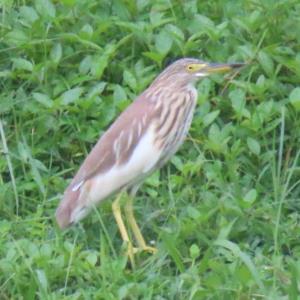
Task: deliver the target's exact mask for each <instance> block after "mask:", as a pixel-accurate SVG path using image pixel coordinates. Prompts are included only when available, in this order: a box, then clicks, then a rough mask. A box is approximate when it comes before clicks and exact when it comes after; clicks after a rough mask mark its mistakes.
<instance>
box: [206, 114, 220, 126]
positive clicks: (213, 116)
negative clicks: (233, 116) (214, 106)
mask: <svg viewBox="0 0 300 300" xmlns="http://www.w3.org/2000/svg"><path fill="white" fill-rule="evenodd" d="M219 114H220V110H215V111H212V112H210V113H208V114H206V115H205V116H204V118H203V125H204V127H207V126H208V125H210V124H211V123H212V122H213V121H214V120H215V119H216V118H217V117H218V115H219Z"/></svg>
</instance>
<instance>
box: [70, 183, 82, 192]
mask: <svg viewBox="0 0 300 300" xmlns="http://www.w3.org/2000/svg"><path fill="white" fill-rule="evenodd" d="M83 183H84V180H81V181H80V182H79V183H77V184H75V185H74V186H73V188H72V192H76V191H78V190H79V188H80V187H81V186H82V184H83Z"/></svg>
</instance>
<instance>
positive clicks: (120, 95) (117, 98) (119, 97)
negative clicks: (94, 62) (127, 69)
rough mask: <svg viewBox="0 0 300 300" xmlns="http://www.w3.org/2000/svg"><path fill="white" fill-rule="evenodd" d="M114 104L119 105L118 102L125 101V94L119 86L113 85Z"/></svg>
mask: <svg viewBox="0 0 300 300" xmlns="http://www.w3.org/2000/svg"><path fill="white" fill-rule="evenodd" d="M113 97H114V102H115V103H119V102H123V101H125V100H126V99H127V95H126V92H125V91H124V89H123V88H122V87H121V86H120V85H118V84H117V85H115V87H114V94H113Z"/></svg>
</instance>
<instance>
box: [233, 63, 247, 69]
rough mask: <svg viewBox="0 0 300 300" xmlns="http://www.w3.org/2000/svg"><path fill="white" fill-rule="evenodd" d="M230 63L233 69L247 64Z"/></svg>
mask: <svg viewBox="0 0 300 300" xmlns="http://www.w3.org/2000/svg"><path fill="white" fill-rule="evenodd" d="M229 65H230V67H231V68H232V69H238V68H242V67H244V66H246V65H247V64H246V63H232V64H229Z"/></svg>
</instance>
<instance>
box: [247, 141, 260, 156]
mask: <svg viewBox="0 0 300 300" xmlns="http://www.w3.org/2000/svg"><path fill="white" fill-rule="evenodd" d="M247 145H248V147H249V149H250V151H251V152H252V153H254V154H256V155H259V154H260V144H259V142H258V141H257V140H256V139H253V138H251V137H248V138H247Z"/></svg>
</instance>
